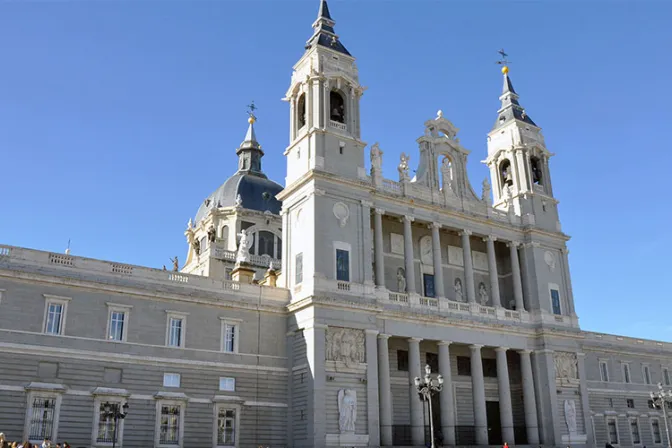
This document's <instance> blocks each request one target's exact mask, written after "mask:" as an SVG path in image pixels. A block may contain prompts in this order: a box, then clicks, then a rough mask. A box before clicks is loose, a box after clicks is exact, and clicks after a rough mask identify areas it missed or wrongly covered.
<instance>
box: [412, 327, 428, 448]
mask: <svg viewBox="0 0 672 448" xmlns="http://www.w3.org/2000/svg"><path fill="white" fill-rule="evenodd" d="M420 341H422V339H418V338H410V339H409V340H408V381H409V389H408V393H409V398H410V402H411V437H412V440H413V445H416V446H424V445H425V420H424V413H423V403H422V401H420V396H419V395H418V391H417V390H416V388H415V382H414V378H415V377H422V376H423V375H422V373H421V372H420V370H421V369H420Z"/></svg>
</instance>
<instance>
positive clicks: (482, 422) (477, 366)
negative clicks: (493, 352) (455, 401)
mask: <svg viewBox="0 0 672 448" xmlns="http://www.w3.org/2000/svg"><path fill="white" fill-rule="evenodd" d="M482 347H483V346H482V345H478V344H474V345H470V346H469V348H470V349H471V393H472V396H473V401H474V430H475V432H476V445H487V444H488V415H487V413H486V411H485V381H484V379H483V360H482V359H481V348H482Z"/></svg>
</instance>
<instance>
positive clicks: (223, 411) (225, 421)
mask: <svg viewBox="0 0 672 448" xmlns="http://www.w3.org/2000/svg"><path fill="white" fill-rule="evenodd" d="M233 446H236V410H235V409H227V408H225V407H221V408H219V409H218V410H217V447H233Z"/></svg>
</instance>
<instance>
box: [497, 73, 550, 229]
mask: <svg viewBox="0 0 672 448" xmlns="http://www.w3.org/2000/svg"><path fill="white" fill-rule="evenodd" d="M502 74H503V76H504V87H503V89H502V95H501V96H500V97H499V100H500V101H501V104H502V105H501V107H500V109H499V110H498V111H497V120H496V121H495V125H494V126H493V128H492V130H491V131H490V133H489V134H488V157H487V159H486V160H485V164H486V165H488V167H489V168H490V177H491V183H492V190H493V196H494V203H493V205H494V207H496V208H499V209H502V210H506V211H509V209H510V208H513V213H514V214H515V215H517V216H521V217H522V220H523V224H526V225H533V226H536V227H540V228H543V229H545V230H550V231H558V232H559V231H560V230H561V227H560V221H559V218H558V208H557V205H558V201H557V200H556V199H555V198H554V197H553V187H552V185H551V172H550V170H549V167H548V161H549V159H550V158H551V157H552V156H553V155H554V154H553V153H551V152H550V151H549V150H548V149H546V143H545V141H544V136H543V135H542V133H541V128H540V127H539V126H537V124H536V123H535V122H534V121H533V120H532V118H531V117H530V116H529V115H528V114H527V112H526V111H525V109H524V108H523V107H522V106H521V105H520V103H519V101H518V100H519V96H518V94H517V93H516V91H515V89H514V88H513V83H512V82H511V78H510V77H509V68H508V66H506V65H504V66H503V67H502Z"/></svg>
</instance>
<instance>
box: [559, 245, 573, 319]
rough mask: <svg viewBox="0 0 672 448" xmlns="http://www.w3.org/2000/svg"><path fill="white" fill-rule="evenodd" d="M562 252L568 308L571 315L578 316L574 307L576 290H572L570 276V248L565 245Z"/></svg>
mask: <svg viewBox="0 0 672 448" xmlns="http://www.w3.org/2000/svg"><path fill="white" fill-rule="evenodd" d="M560 251H561V252H562V271H563V273H564V274H565V285H567V294H566V295H567V310H568V311H569V313H567V314H569V315H570V316H576V310H575V309H574V292H573V291H572V279H571V278H570V277H569V249H567V248H566V247H563V248H562V249H560Z"/></svg>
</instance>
